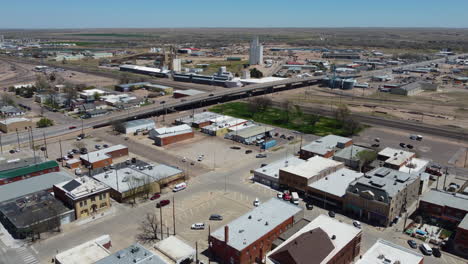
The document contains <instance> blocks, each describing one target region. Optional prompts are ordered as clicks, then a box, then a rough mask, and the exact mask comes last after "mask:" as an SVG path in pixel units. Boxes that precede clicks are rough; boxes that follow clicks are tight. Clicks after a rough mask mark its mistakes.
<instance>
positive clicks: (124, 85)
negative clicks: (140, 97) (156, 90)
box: [116, 82, 150, 88]
mask: <svg viewBox="0 0 468 264" xmlns="http://www.w3.org/2000/svg"><path fill="white" fill-rule="evenodd" d="M147 84H150V83H149V82H136V83H124V84H117V85H116V87H120V88H131V87H134V86H143V85H147Z"/></svg>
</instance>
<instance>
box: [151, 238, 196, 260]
mask: <svg viewBox="0 0 468 264" xmlns="http://www.w3.org/2000/svg"><path fill="white" fill-rule="evenodd" d="M154 248H155V250H157V251H158V252H160V253H161V254H163V255H164V256H166V257H168V258H169V259H170V260H171V261H173V262H174V263H175V264H181V263H187V262H189V263H191V262H192V261H193V260H195V254H196V251H195V249H194V248H193V247H191V246H190V245H189V244H187V242H185V241H183V240H181V239H180V238H178V237H176V236H170V237H168V238H166V239H163V240H161V241H159V242H157V243H156V244H155V245H154Z"/></svg>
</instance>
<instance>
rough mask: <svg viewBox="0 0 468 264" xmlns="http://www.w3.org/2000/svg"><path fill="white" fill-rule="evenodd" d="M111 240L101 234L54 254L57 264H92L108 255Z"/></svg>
mask: <svg viewBox="0 0 468 264" xmlns="http://www.w3.org/2000/svg"><path fill="white" fill-rule="evenodd" d="M110 247H111V240H110V236H109V235H103V236H100V237H97V238H95V239H93V240H90V241H87V242H85V243H83V244H80V245H78V246H76V247H73V248H70V249H68V250H65V251H63V252H60V253H59V254H57V255H55V263H57V264H94V263H96V261H99V260H101V259H103V258H105V257H108V256H109V255H110V251H109V248H110Z"/></svg>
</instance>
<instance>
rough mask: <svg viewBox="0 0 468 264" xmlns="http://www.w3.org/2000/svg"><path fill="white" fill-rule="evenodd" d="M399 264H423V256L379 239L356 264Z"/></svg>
mask: <svg viewBox="0 0 468 264" xmlns="http://www.w3.org/2000/svg"><path fill="white" fill-rule="evenodd" d="M376 263H393V264H396V263H401V264H423V263H424V256H423V255H421V254H419V253H417V252H416V251H414V250H411V249H408V248H405V247H402V246H400V245H396V244H393V243H391V242H389V241H386V240H383V239H379V240H377V242H375V244H374V245H372V247H371V248H370V249H369V250H367V252H366V253H365V254H364V255H362V257H360V258H359V259H358V260H357V261H356V264H376Z"/></svg>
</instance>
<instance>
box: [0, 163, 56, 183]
mask: <svg viewBox="0 0 468 264" xmlns="http://www.w3.org/2000/svg"><path fill="white" fill-rule="evenodd" d="M58 171H60V168H59V164H58V163H57V162H56V161H55V160H49V161H45V162H40V163H33V164H31V165H27V166H22V167H17V168H14V169H10V170H6V171H0V186H1V185H4V184H9V183H12V182H16V181H21V180H24V179H27V178H31V177H36V176H39V175H42V174H46V173H51V172H58Z"/></svg>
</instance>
